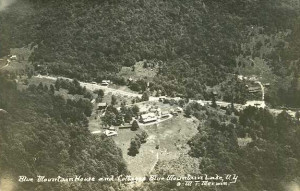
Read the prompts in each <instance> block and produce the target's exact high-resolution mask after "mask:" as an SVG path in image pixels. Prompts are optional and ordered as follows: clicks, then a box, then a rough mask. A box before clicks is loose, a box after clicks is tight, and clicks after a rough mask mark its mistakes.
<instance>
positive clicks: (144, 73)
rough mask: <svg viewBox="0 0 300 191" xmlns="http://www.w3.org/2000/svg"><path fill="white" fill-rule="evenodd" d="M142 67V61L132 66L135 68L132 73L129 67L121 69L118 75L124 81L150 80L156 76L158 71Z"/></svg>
mask: <svg viewBox="0 0 300 191" xmlns="http://www.w3.org/2000/svg"><path fill="white" fill-rule="evenodd" d="M143 65H144V61H141V62H137V63H136V64H135V65H134V67H135V70H134V71H132V68H131V67H122V69H121V71H120V72H119V74H118V75H119V76H121V77H124V78H125V79H129V78H130V77H131V78H132V79H133V80H137V79H148V80H152V79H153V78H154V77H155V76H156V74H157V71H158V69H157V68H153V69H151V68H144V67H143Z"/></svg>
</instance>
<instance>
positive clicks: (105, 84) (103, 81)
mask: <svg viewBox="0 0 300 191" xmlns="http://www.w3.org/2000/svg"><path fill="white" fill-rule="evenodd" d="M109 84H110V80H102V82H101V85H102V86H108V85H109Z"/></svg>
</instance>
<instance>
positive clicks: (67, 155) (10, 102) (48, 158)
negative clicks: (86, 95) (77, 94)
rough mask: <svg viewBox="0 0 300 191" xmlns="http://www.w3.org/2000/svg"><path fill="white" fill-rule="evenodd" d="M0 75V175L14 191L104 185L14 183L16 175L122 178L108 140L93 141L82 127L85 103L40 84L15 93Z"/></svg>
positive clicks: (122, 169) (118, 156) (124, 170)
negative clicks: (10, 181) (7, 179)
mask: <svg viewBox="0 0 300 191" xmlns="http://www.w3.org/2000/svg"><path fill="white" fill-rule="evenodd" d="M7 78H8V77H4V76H3V75H1V76H0V108H1V109H2V110H1V112H0V126H1V128H0V150H1V157H0V169H1V171H0V173H1V174H0V176H1V177H2V178H3V177H15V178H13V182H14V184H15V185H14V186H15V190H22V191H23V190H28V191H31V190H34V189H38V190H99V189H100V188H101V189H108V188H109V187H111V186H113V187H115V188H116V189H117V188H118V185H113V184H106V183H101V185H99V184H100V183H94V184H93V183H81V182H77V183H72V184H67V183H59V184H53V183H49V184H47V183H46V184H45V183H43V184H36V183H34V184H31V183H18V182H17V177H18V176H19V175H24V176H28V177H36V176H37V175H45V176H48V177H57V176H58V175H60V176H62V177H73V176H74V175H78V176H82V177H90V176H95V177H106V176H111V175H120V174H128V171H127V168H126V164H125V162H124V160H123V157H122V153H121V151H120V149H119V148H117V147H116V145H115V143H114V141H113V140H112V139H110V138H107V137H105V136H101V137H97V138H96V137H94V136H92V135H91V134H90V132H89V130H88V128H87V118H86V113H87V114H89V113H90V111H89V110H91V108H90V107H89V104H90V102H89V101H85V100H82V99H80V100H78V101H72V100H64V99H63V98H62V97H60V96H55V95H54V94H53V92H52V91H51V90H50V89H49V88H48V87H47V86H43V85H41V84H40V85H39V86H34V85H32V86H30V87H29V88H28V89H27V90H23V91H19V90H17V89H16V83H15V82H14V81H11V80H7Z"/></svg>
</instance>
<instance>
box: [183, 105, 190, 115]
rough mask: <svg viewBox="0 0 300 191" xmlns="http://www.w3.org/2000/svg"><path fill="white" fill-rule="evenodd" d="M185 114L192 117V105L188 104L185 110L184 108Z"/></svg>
mask: <svg viewBox="0 0 300 191" xmlns="http://www.w3.org/2000/svg"><path fill="white" fill-rule="evenodd" d="M184 114H185V116H187V117H191V115H192V108H191V106H189V105H188V106H186V108H185V110H184Z"/></svg>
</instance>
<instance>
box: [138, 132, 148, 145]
mask: <svg viewBox="0 0 300 191" xmlns="http://www.w3.org/2000/svg"><path fill="white" fill-rule="evenodd" d="M139 135H140V141H141V143H146V142H147V138H148V134H147V132H146V131H142V133H141V134H139Z"/></svg>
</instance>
